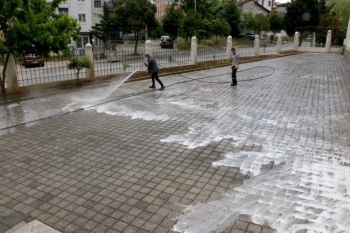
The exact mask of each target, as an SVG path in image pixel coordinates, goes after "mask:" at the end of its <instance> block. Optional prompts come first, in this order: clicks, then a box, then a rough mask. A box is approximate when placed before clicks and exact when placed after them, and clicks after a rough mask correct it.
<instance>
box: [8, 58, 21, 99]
mask: <svg viewBox="0 0 350 233" xmlns="http://www.w3.org/2000/svg"><path fill="white" fill-rule="evenodd" d="M5 59H6V57H5ZM6 80H7V93H9V94H19V93H20V90H19V86H18V81H17V72H16V62H15V59H14V57H13V55H12V54H10V57H9V61H8V63H7V69H6Z"/></svg>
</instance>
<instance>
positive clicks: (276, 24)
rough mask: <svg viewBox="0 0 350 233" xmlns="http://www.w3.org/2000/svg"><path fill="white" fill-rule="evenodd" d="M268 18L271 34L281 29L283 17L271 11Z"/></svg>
mask: <svg viewBox="0 0 350 233" xmlns="http://www.w3.org/2000/svg"><path fill="white" fill-rule="evenodd" d="M268 17H269V21H270V30H271V31H272V32H273V34H275V33H276V32H277V31H280V30H282V29H283V17H282V16H281V14H280V13H279V12H277V11H272V12H271V13H270V14H269V16H268Z"/></svg>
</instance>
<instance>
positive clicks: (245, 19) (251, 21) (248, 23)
mask: <svg viewBox="0 0 350 233" xmlns="http://www.w3.org/2000/svg"><path fill="white" fill-rule="evenodd" d="M242 24H243V27H244V28H246V29H248V30H255V28H256V21H255V18H254V14H253V12H251V11H248V12H244V13H243V14H242Z"/></svg>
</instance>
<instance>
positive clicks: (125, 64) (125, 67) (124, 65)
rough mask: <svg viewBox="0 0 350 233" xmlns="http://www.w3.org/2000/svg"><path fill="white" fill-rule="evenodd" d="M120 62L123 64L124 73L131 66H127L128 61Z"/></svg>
mask: <svg viewBox="0 0 350 233" xmlns="http://www.w3.org/2000/svg"><path fill="white" fill-rule="evenodd" d="M121 62H122V64H123V70H124V71H126V69H127V68H128V67H130V66H131V65H129V63H128V60H125V59H123V60H121Z"/></svg>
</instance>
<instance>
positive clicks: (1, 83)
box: [0, 53, 10, 99]
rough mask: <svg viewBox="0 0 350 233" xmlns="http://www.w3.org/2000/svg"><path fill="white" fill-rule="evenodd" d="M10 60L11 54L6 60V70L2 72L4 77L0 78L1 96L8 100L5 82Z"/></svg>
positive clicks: (7, 55)
mask: <svg viewBox="0 0 350 233" xmlns="http://www.w3.org/2000/svg"><path fill="white" fill-rule="evenodd" d="M9 58H10V53H7V54H6V58H5V63H4V68H3V70H2V77H0V87H1V96H2V97H3V98H4V99H6V98H7V95H6V89H5V81H6V70H7V64H8V62H9Z"/></svg>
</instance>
